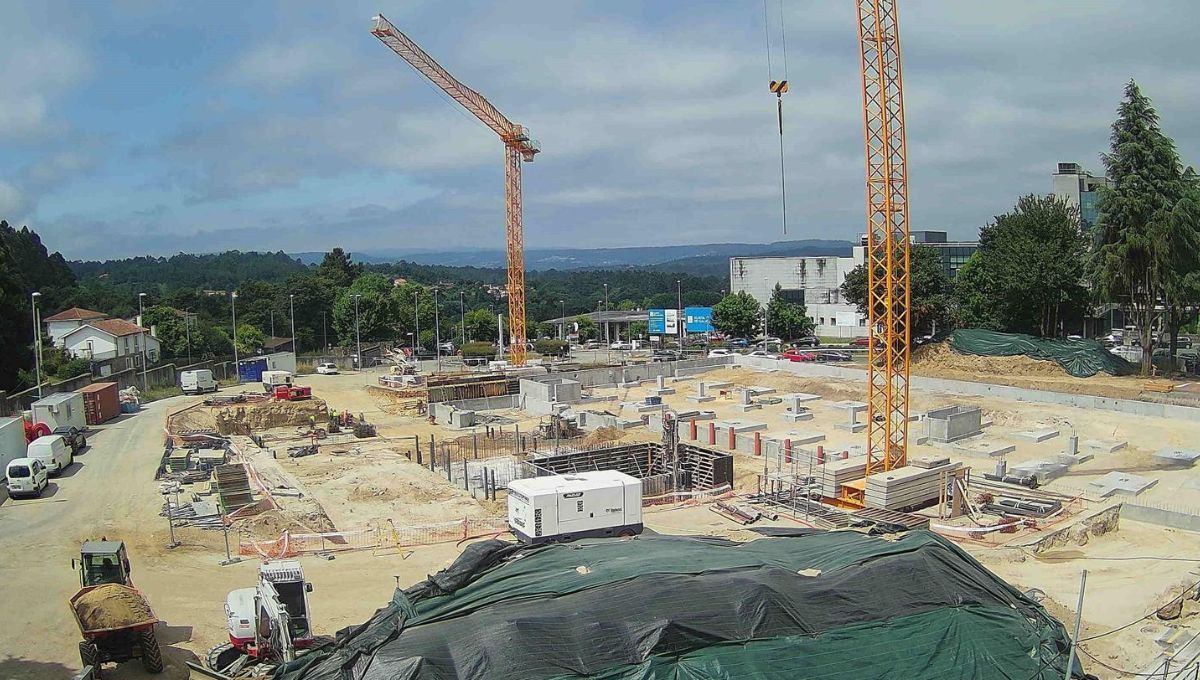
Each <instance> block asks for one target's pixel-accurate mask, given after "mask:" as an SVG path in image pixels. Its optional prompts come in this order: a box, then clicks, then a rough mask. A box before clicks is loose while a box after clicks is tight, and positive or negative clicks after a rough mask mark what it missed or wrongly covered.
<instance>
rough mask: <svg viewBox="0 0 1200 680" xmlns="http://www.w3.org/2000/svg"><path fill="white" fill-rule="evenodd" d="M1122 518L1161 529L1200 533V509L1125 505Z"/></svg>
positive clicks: (1143, 503) (1136, 504) (1122, 508)
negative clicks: (1167, 528) (1169, 528)
mask: <svg viewBox="0 0 1200 680" xmlns="http://www.w3.org/2000/svg"><path fill="white" fill-rule="evenodd" d="M1121 517H1124V518H1125V519H1131V520H1134V521H1135V522H1146V523H1147V524H1157V525H1158V526H1161V527H1171V528H1172V529H1183V530H1185V531H1200V509H1197V508H1186V507H1183V506H1172V505H1159V504H1156V503H1146V502H1139V503H1123V504H1122V505H1121Z"/></svg>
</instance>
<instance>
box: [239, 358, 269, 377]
mask: <svg viewBox="0 0 1200 680" xmlns="http://www.w3.org/2000/svg"><path fill="white" fill-rule="evenodd" d="M265 370H267V358H266V357H255V358H253V359H242V360H241V361H239V362H238V377H240V378H241V379H242V382H244V383H255V382H261V381H262V374H263V371H265Z"/></svg>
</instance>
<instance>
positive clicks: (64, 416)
mask: <svg viewBox="0 0 1200 680" xmlns="http://www.w3.org/2000/svg"><path fill="white" fill-rule="evenodd" d="M30 410H31V411H33V422H34V423H45V424H46V426H47V427H49V428H50V431H51V432H53V431H54V430H55V429H57V428H60V427H73V428H75V429H77V430H85V429H87V418H86V417H85V416H84V412H83V395H82V394H80V393H78V392H59V393H57V394H48V395H46V396H45V398H43V399H39V400H37V401H35V402H33V406H32V407H31V408H30Z"/></svg>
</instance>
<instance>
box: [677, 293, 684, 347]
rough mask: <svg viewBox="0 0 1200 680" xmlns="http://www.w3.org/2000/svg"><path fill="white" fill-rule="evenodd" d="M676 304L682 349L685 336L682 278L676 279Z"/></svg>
mask: <svg viewBox="0 0 1200 680" xmlns="http://www.w3.org/2000/svg"><path fill="white" fill-rule="evenodd" d="M675 304H676V305H678V311H677V312H676V313H675V325H676V326H678V327H679V328H677V329H676V330H677V331H678V332H679V349H680V351H682V350H683V338H684V328H683V283H682V282H681V281H680V279H675Z"/></svg>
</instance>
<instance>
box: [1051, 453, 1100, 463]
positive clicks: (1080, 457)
mask: <svg viewBox="0 0 1200 680" xmlns="http://www.w3.org/2000/svg"><path fill="white" fill-rule="evenodd" d="M1093 458H1095V455H1094V454H1092V453H1088V452H1084V453H1077V454H1075V455H1071V454H1069V453H1058V454H1055V456H1054V462H1056V463H1062V464H1063V465H1066V466H1068V467H1070V466H1072V465H1078V464H1080V463H1086V462H1088V461H1089V460H1091V459H1093Z"/></svg>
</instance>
